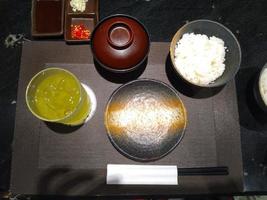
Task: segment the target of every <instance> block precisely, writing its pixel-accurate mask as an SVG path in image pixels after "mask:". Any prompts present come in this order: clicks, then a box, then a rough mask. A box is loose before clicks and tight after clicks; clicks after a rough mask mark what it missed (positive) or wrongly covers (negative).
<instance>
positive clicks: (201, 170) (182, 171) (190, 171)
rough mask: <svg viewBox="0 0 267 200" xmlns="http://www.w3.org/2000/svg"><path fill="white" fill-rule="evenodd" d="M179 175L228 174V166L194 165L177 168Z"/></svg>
mask: <svg viewBox="0 0 267 200" xmlns="http://www.w3.org/2000/svg"><path fill="white" fill-rule="evenodd" d="M178 174H179V176H212V175H222V176H223V175H224V176H225V175H228V174H229V170H228V167H225V166H222V167H194V168H178Z"/></svg>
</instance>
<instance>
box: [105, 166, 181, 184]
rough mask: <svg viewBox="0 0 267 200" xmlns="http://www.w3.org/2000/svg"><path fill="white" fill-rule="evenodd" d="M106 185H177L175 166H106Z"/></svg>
mask: <svg viewBox="0 0 267 200" xmlns="http://www.w3.org/2000/svg"><path fill="white" fill-rule="evenodd" d="M107 184H112V185H178V175H177V166H167V165H118V164H116V165H114V164H108V165H107Z"/></svg>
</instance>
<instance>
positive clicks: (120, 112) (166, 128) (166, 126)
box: [105, 79, 187, 161]
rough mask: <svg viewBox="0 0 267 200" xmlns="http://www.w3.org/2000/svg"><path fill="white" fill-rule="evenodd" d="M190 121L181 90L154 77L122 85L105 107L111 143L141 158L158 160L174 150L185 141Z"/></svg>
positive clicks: (142, 159)
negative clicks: (177, 90) (178, 90)
mask: <svg viewBox="0 0 267 200" xmlns="http://www.w3.org/2000/svg"><path fill="white" fill-rule="evenodd" d="M186 123H187V114H186V109H185V107H184V105H183V102H182V101H181V99H180V98H179V96H178V94H177V92H176V91H175V90H174V89H172V88H171V87H170V86H168V85H167V84H166V83H163V82H160V81H157V80H151V79H140V80H134V81H132V82H129V83H126V84H125V85H122V86H121V87H119V88H118V89H117V90H116V91H115V92H114V93H113V94H112V96H111V97H110V99H109V101H108V104H107V107H106V111H105V126H106V129H107V133H108V137H109V139H110V141H111V143H112V144H113V146H114V147H115V148H116V149H117V150H118V151H119V152H120V153H122V154H123V155H125V156H127V157H129V158H131V159H133V160H137V161H151V160H156V159H159V158H162V157H163V156H165V155H167V154H168V153H169V152H171V151H172V150H173V149H174V148H175V147H176V146H177V144H178V143H179V142H180V141H181V139H182V137H183V134H184V130H185V127H186Z"/></svg>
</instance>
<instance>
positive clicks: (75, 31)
mask: <svg viewBox="0 0 267 200" xmlns="http://www.w3.org/2000/svg"><path fill="white" fill-rule="evenodd" d="M90 34H91V33H90V30H89V29H87V28H86V27H85V25H84V24H77V25H73V24H72V25H71V38H72V39H79V40H82V39H89V37H90Z"/></svg>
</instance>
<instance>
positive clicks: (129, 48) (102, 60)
mask: <svg viewBox="0 0 267 200" xmlns="http://www.w3.org/2000/svg"><path fill="white" fill-rule="evenodd" d="M149 46H150V40H149V35H148V32H147V30H146V29H145V27H144V25H142V24H141V23H140V22H139V21H138V20H137V19H135V18H133V17H131V16H127V15H113V16H109V17H107V18H105V19H103V20H102V21H101V22H99V23H98V24H97V26H96V27H95V29H94V31H93V33H92V37H91V49H92V53H93V55H94V59H95V60H96V61H97V62H98V63H99V64H100V66H102V67H104V68H105V69H107V70H109V71H112V72H115V73H117V72H119V73H120V72H129V71H132V70H134V69H136V68H137V67H138V66H140V65H141V64H142V63H143V62H144V61H145V59H146V58H147V56H148V52H149Z"/></svg>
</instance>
